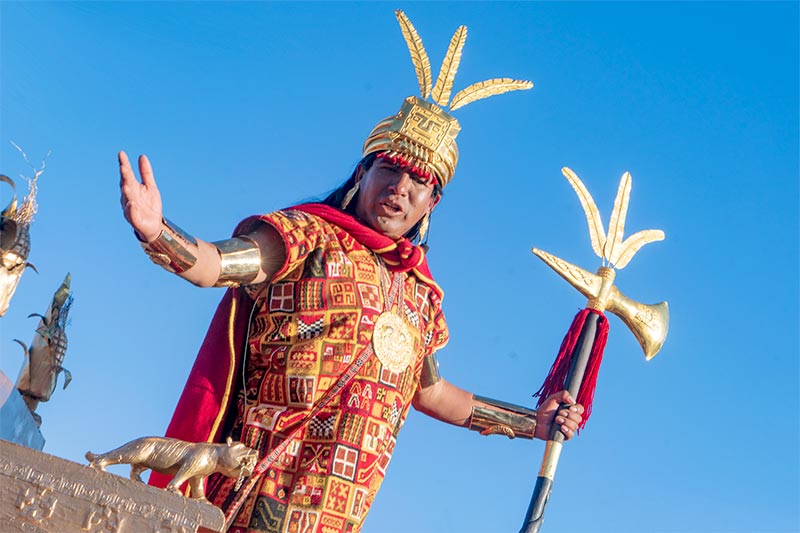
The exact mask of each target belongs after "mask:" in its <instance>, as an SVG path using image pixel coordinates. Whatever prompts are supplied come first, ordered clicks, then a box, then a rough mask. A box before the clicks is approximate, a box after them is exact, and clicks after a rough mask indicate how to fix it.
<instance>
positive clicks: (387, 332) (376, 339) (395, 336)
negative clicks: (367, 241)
mask: <svg viewBox="0 0 800 533" xmlns="http://www.w3.org/2000/svg"><path fill="white" fill-rule="evenodd" d="M375 261H376V262H377V263H378V276H379V281H380V286H381V292H382V293H383V309H384V311H383V312H382V313H381V314H380V315H378V319H377V320H376V321H375V326H374V327H373V329H372V351H373V352H375V355H377V356H378V360H380V362H381V364H382V365H383V366H384V367H386V368H387V369H389V370H390V371H392V372H395V373H400V372H402V371H403V370H405V369H406V368H408V367H409V365H411V363H412V362H413V361H414V344H415V343H414V339H415V337H414V332H413V331H412V330H411V329H410V328H409V327H408V323H406V321H405V320H404V319H403V317H402V316H400V309H401V308H402V298H403V296H402V294H401V290H400V289H401V287H402V286H403V279H404V276H403V274H401V273H399V272H395V274H394V276H393V277H392V278H391V282H390V283H391V287H390V289H389V291H388V294H387V290H386V285H387V283H385V281H386V280H388V279H389V278H390V276H389V271H388V269H387V268H386V265H385V264H384V263H383V261H382V260H381V259H380V258H379V257H378V256H377V255H375ZM392 307H396V312H392Z"/></svg>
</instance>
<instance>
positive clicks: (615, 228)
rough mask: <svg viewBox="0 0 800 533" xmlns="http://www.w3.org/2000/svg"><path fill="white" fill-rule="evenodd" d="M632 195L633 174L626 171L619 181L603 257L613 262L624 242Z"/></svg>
mask: <svg viewBox="0 0 800 533" xmlns="http://www.w3.org/2000/svg"><path fill="white" fill-rule="evenodd" d="M630 195H631V175H630V173H628V172H626V173H625V174H623V175H622V179H620V181H619V188H618V189H617V197H616V198H615V199H614V210H613V211H611V220H610V221H609V222H608V236H607V237H606V245H605V246H604V247H603V257H605V258H606V259H608V261H609V263H612V264H615V263H616V260H615V259H614V252H615V251H617V249H618V248H619V245H620V244H621V243H622V235H623V234H624V233H625V218H626V217H627V216H628V202H629V199H630Z"/></svg>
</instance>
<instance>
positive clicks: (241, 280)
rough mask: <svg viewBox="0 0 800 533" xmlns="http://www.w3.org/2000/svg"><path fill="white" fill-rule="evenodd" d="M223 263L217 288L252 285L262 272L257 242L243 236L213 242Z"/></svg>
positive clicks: (215, 284) (216, 284)
mask: <svg viewBox="0 0 800 533" xmlns="http://www.w3.org/2000/svg"><path fill="white" fill-rule="evenodd" d="M211 244H213V245H214V246H216V248H217V251H218V252H219V257H220V260H221V262H222V267H221V269H220V274H219V278H217V282H216V283H214V286H215V287H235V286H237V285H247V284H249V283H251V282H252V281H253V280H254V279H256V277H257V276H258V273H259V272H261V251H260V250H259V248H258V245H257V244H256V241H254V240H253V239H251V238H250V237H247V236H245V235H241V236H239V237H234V238H233V239H227V240H224V241H217V242H212V243H211Z"/></svg>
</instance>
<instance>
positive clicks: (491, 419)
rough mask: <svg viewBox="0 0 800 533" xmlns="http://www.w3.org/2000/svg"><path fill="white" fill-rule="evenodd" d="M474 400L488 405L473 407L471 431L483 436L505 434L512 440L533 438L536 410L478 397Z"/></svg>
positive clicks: (470, 422)
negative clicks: (515, 438)
mask: <svg viewBox="0 0 800 533" xmlns="http://www.w3.org/2000/svg"><path fill="white" fill-rule="evenodd" d="M473 399H474V400H477V401H479V402H481V403H485V404H487V405H475V406H473V407H472V415H471V416H470V418H469V429H471V430H473V431H477V432H479V433H480V434H481V435H494V434H503V435H505V436H506V437H508V438H510V439H513V438H514V437H519V438H522V439H532V438H533V434H534V432H535V430H536V411H535V410H533V409H528V408H527V407H522V406H519V405H514V404H512V403H506V402H501V401H499V400H493V399H491V398H485V397H483V396H477V395H476V396H473Z"/></svg>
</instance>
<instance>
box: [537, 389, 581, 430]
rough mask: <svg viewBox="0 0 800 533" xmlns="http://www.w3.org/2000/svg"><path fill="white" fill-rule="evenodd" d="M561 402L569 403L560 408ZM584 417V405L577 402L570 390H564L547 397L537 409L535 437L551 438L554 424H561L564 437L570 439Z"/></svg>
mask: <svg viewBox="0 0 800 533" xmlns="http://www.w3.org/2000/svg"><path fill="white" fill-rule="evenodd" d="M561 404H567V405H566V407H565V408H564V409H560V410H559V407H560V406H561ZM582 418H583V406H582V405H580V404H578V403H575V400H574V399H573V398H572V396H570V394H569V392H568V391H565V390H562V391H561V392H556V393H555V394H551V395H550V396H548V397H547V399H546V400H545V401H544V402H543V403H542V405H541V407H539V409H538V410H537V414H536V430H535V435H534V436H535V437H536V438H537V439H542V440H549V439H550V431H551V429H552V427H553V424H556V425H559V426H560V430H561V433H563V434H564V438H565V439H567V440H569V439H571V438H572V437H573V436H574V435H575V432H576V431H577V430H578V424H580V423H581V419H582Z"/></svg>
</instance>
